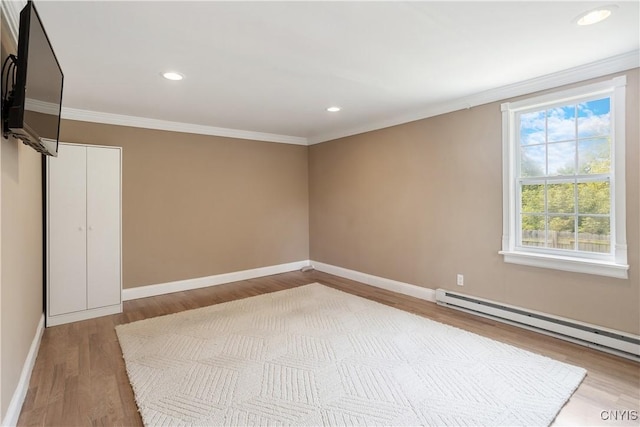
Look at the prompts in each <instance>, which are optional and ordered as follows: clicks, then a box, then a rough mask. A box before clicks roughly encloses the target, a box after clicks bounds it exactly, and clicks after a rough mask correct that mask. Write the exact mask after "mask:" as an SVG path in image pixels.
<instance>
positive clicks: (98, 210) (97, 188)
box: [87, 147, 121, 309]
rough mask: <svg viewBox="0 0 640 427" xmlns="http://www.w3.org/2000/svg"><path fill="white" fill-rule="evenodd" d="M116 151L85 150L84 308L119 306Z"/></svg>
mask: <svg viewBox="0 0 640 427" xmlns="http://www.w3.org/2000/svg"><path fill="white" fill-rule="evenodd" d="M120 280H121V257H120V150H119V149H110V148H93V147H87V293H88V294H87V301H88V308H89V309H92V308H98V307H105V306H109V305H114V304H120V301H121V300H120V288H121V285H120Z"/></svg>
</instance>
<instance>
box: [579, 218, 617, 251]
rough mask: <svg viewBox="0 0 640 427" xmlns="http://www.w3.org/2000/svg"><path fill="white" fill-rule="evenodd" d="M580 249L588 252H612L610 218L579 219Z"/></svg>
mask: <svg viewBox="0 0 640 427" xmlns="http://www.w3.org/2000/svg"><path fill="white" fill-rule="evenodd" d="M578 231H579V233H578V249H579V250H581V251H587V252H600V253H609V252H610V251H611V222H610V221H609V218H603V217H591V216H580V217H578Z"/></svg>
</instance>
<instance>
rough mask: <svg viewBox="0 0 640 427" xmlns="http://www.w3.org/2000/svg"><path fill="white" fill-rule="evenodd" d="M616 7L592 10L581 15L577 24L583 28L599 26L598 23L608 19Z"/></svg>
mask: <svg viewBox="0 0 640 427" xmlns="http://www.w3.org/2000/svg"><path fill="white" fill-rule="evenodd" d="M614 7H615V6H605V7H600V8H598V9H594V10H590V11H589V12H587V13H585V14H583V15H580V17H579V18H578V21H577V22H576V23H577V24H578V25H583V26H584V25H592V24H597V23H598V22H601V21H604V20H605V19H607V18H608V17H609V16H610V15H611V9H612V8H614Z"/></svg>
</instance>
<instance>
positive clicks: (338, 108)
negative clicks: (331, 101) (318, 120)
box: [327, 107, 341, 113]
mask: <svg viewBox="0 0 640 427" xmlns="http://www.w3.org/2000/svg"><path fill="white" fill-rule="evenodd" d="M340 110H341V108H340V107H329V108H327V111H329V112H330V113H337V112H338V111H340Z"/></svg>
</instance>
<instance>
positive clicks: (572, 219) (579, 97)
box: [500, 76, 629, 278]
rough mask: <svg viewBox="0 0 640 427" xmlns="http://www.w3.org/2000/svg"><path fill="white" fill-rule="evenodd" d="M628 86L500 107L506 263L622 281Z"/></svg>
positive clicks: (597, 87) (599, 86)
mask: <svg viewBox="0 0 640 427" xmlns="http://www.w3.org/2000/svg"><path fill="white" fill-rule="evenodd" d="M625 85H626V78H625V77H624V76H623V77H616V78H614V79H613V80H609V81H606V82H601V83H596V84H592V85H588V86H583V87H580V88H575V89H570V90H566V91H562V92H556V93H552V94H548V95H543V96H539V97H535V98H529V99H525V100H522V101H517V102H513V103H505V104H502V121H503V125H502V126H503V180H504V181H503V187H504V188H503V191H504V195H503V199H504V200H503V210H504V213H503V238H502V251H500V253H501V254H502V255H504V260H505V262H512V263H518V264H525V265H532V266H538V267H546V268H555V269H559V270H566V271H575V272H582V273H590V274H599V275H604V276H612V277H617V278H627V270H628V268H629V266H628V265H627V247H626V230H625V200H624V198H625V182H624V141H625V139H624V117H625V116H624V107H625Z"/></svg>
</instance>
